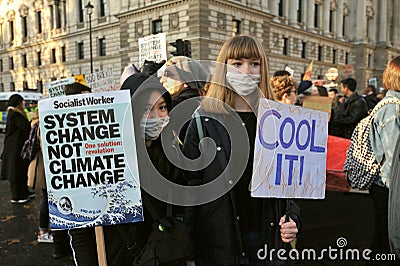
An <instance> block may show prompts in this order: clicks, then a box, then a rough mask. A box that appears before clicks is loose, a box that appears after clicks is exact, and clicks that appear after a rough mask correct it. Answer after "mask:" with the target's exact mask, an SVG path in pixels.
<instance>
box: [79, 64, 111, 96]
mask: <svg viewBox="0 0 400 266" xmlns="http://www.w3.org/2000/svg"><path fill="white" fill-rule="evenodd" d="M85 80H86V86H88V87H89V88H91V91H92V92H102V91H115V90H117V88H116V87H115V81H114V75H113V72H112V69H107V70H100V71H98V72H96V73H93V74H85Z"/></svg>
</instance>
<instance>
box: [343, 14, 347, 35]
mask: <svg viewBox="0 0 400 266" xmlns="http://www.w3.org/2000/svg"><path fill="white" fill-rule="evenodd" d="M346 18H347V16H343V25H342V35H343V36H346Z"/></svg>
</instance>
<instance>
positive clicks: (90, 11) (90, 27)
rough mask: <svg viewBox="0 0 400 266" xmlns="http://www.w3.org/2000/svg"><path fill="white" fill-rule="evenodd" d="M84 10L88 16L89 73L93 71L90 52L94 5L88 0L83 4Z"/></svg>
mask: <svg viewBox="0 0 400 266" xmlns="http://www.w3.org/2000/svg"><path fill="white" fill-rule="evenodd" d="M85 8H86V12H87V14H88V16H89V46H90V73H93V53H92V13H93V8H94V6H93V5H92V4H91V3H90V1H89V2H88V3H87V5H86V6H85Z"/></svg>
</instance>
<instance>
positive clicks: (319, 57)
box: [318, 45, 322, 61]
mask: <svg viewBox="0 0 400 266" xmlns="http://www.w3.org/2000/svg"><path fill="white" fill-rule="evenodd" d="M318 61H322V46H321V45H319V46H318Z"/></svg>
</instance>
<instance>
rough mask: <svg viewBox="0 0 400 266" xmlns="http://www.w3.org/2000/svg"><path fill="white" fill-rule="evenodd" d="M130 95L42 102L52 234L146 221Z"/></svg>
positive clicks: (59, 98)
mask: <svg viewBox="0 0 400 266" xmlns="http://www.w3.org/2000/svg"><path fill="white" fill-rule="evenodd" d="M130 98H131V97H130V93H129V91H114V92H108V93H106V92H103V93H96V94H92V93H87V94H79V95H70V96H61V97H57V98H50V99H46V100H42V101H40V102H39V117H40V132H41V139H42V149H43V158H44V165H45V174H46V184H47V191H48V195H49V200H48V201H49V214H50V223H51V228H53V229H66V228H80V227H88V226H97V225H111V224H119V223H129V222H138V221H143V209H142V204H141V195H140V183H139V172H138V166H137V156H136V146H135V139H134V134H133V132H134V128H133V118H132V109H131V101H130Z"/></svg>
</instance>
